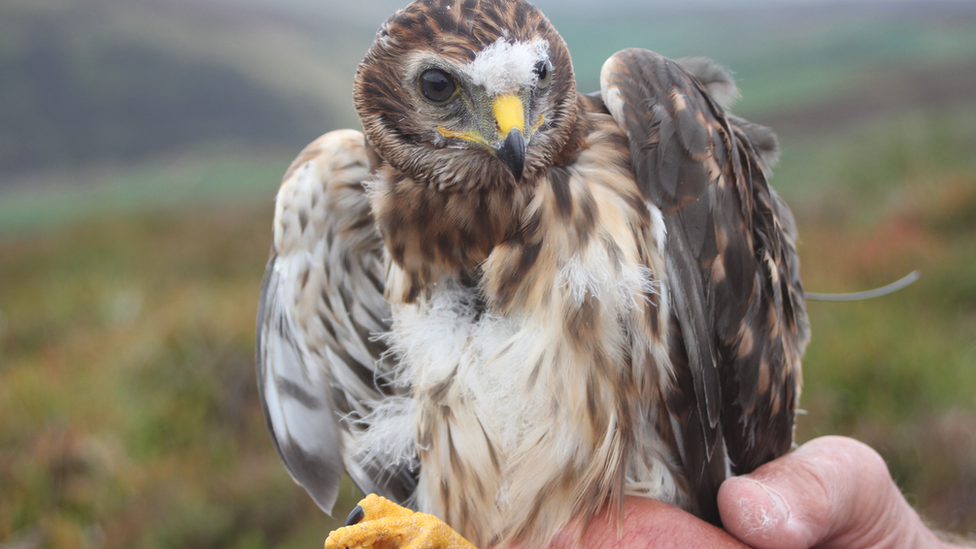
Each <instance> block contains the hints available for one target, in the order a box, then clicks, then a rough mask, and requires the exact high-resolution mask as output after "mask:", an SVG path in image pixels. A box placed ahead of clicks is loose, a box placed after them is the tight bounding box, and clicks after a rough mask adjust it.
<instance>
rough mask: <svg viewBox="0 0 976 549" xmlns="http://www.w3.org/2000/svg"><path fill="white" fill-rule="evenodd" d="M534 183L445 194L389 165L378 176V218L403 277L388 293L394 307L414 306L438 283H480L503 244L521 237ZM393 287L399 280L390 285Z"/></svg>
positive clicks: (375, 206)
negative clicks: (487, 261) (484, 268)
mask: <svg viewBox="0 0 976 549" xmlns="http://www.w3.org/2000/svg"><path fill="white" fill-rule="evenodd" d="M533 188H534V183H533V182H531V181H523V182H522V183H521V184H519V185H517V186H513V185H504V186H491V187H487V188H481V189H474V190H469V191H465V192H445V191H443V190H440V189H438V188H436V187H434V186H431V185H429V184H427V183H425V182H420V181H417V180H414V179H412V178H410V177H407V176H404V175H403V174H402V173H399V172H397V171H396V170H395V169H393V168H392V167H389V166H383V167H381V168H380V169H378V170H377V171H376V173H375V182H374V189H373V192H372V196H371V201H372V208H373V213H374V215H375V217H376V222H377V224H378V226H379V228H380V231H381V233H382V235H383V241H384V243H385V244H386V248H387V251H388V252H389V255H390V258H391V259H392V260H393V261H394V262H395V263H396V265H397V266H398V267H399V269H400V270H401V271H402V274H401V275H400V276H398V277H397V278H398V279H399V280H398V281H396V283H395V284H391V285H389V286H388V288H387V294H388V295H387V299H389V300H390V301H391V302H392V303H411V302H414V301H416V300H417V299H418V298H420V297H423V296H425V295H428V294H429V292H430V290H431V289H432V288H434V287H435V286H436V285H437V284H440V283H443V282H446V281H449V280H460V281H462V282H473V283H477V280H478V279H479V277H480V274H479V266H480V265H481V264H482V263H483V262H484V261H485V259H487V258H488V256H489V254H490V253H491V251H492V250H493V249H494V248H495V246H497V245H498V244H500V243H502V242H504V241H506V240H509V239H512V238H516V237H517V236H518V233H519V228H520V226H521V218H522V214H523V212H524V210H525V207H526V205H527V204H528V203H529V201H530V200H531V198H532V195H533ZM390 282H394V281H390Z"/></svg>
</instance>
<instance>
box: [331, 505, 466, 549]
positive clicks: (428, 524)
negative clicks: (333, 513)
mask: <svg viewBox="0 0 976 549" xmlns="http://www.w3.org/2000/svg"><path fill="white" fill-rule="evenodd" d="M325 548H326V549H371V548H376V549H447V548H452V549H454V548H459V549H462V548H468V549H474V548H473V547H472V546H471V544H469V543H468V542H467V541H466V540H465V539H464V538H462V537H461V535H460V534H458V533H457V532H455V531H454V530H452V529H451V528H450V527H449V526H448V525H446V524H444V523H443V522H442V521H441V520H440V519H438V518H437V517H434V516H433V515H428V514H425V513H415V512H413V511H411V510H410V509H406V508H404V507H401V506H399V505H397V504H395V503H393V502H392V501H389V500H387V499H385V498H381V497H379V496H377V495H376V494H370V495H368V496H366V498H364V499H363V500H362V501H360V502H359V505H357V506H356V507H355V508H354V509H353V510H352V512H351V513H349V518H347V519H346V524H345V526H343V527H342V528H339V529H338V530H334V531H333V532H331V533H329V538H328V539H326V540H325Z"/></svg>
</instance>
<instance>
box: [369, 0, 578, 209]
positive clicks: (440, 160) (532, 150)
mask: <svg viewBox="0 0 976 549" xmlns="http://www.w3.org/2000/svg"><path fill="white" fill-rule="evenodd" d="M354 100H355V104H356V110H357V112H358V113H359V117H360V119H361V120H362V124H363V129H364V131H365V133H366V139H367V140H368V141H369V143H370V145H371V146H372V147H373V149H374V150H375V152H376V153H377V154H379V155H380V156H381V157H382V158H383V159H384V160H385V161H386V162H388V163H389V164H390V165H391V166H393V167H394V168H396V169H397V170H399V171H401V172H403V173H405V174H407V175H408V176H410V177H413V178H414V179H416V180H418V181H422V182H424V183H427V184H429V185H435V186H437V187H438V188H441V189H443V190H452V191H463V190H470V189H474V188H484V187H491V186H497V185H505V184H517V183H519V182H520V181H522V180H523V179H533V178H535V177H536V176H537V175H538V174H539V173H542V172H543V171H544V170H545V169H547V168H548V167H549V166H550V165H551V164H552V161H553V158H554V157H555V156H556V155H557V154H558V153H559V152H560V151H561V150H562V148H563V147H564V146H565V145H566V143H567V141H568V140H569V138H570V135H571V132H572V129H573V127H574V124H575V120H576V101H577V98H576V83H575V78H574V76H573V69H572V62H571V60H570V57H569V50H568V49H567V47H566V44H565V42H564V41H563V39H562V38H561V37H560V36H559V34H558V33H557V32H556V30H555V29H554V28H553V27H552V25H551V24H550V23H549V20H548V19H546V17H545V16H544V15H543V14H542V12H540V11H539V10H538V9H537V8H535V7H534V6H532V5H530V4H528V3H526V2H524V1H523V0H420V1H417V2H414V3H412V4H410V5H409V6H407V7H406V8H405V9H403V10H401V11H399V12H397V13H396V14H395V15H394V16H393V17H391V18H390V19H389V20H388V21H387V22H386V23H385V24H384V25H383V27H382V28H381V29H380V31H379V33H378V34H377V37H376V41H375V43H374V44H373V46H372V48H371V49H370V50H369V53H368V54H367V55H366V59H365V60H364V61H363V62H362V64H361V65H360V67H359V70H358V71H357V73H356V83H355V91H354Z"/></svg>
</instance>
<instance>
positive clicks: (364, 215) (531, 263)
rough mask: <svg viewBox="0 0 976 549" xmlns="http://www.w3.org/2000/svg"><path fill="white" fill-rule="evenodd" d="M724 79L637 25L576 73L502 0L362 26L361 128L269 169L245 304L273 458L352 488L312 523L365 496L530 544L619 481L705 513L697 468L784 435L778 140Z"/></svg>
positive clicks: (715, 466)
mask: <svg viewBox="0 0 976 549" xmlns="http://www.w3.org/2000/svg"><path fill="white" fill-rule="evenodd" d="M737 97H738V90H737V88H736V85H735V83H734V81H733V79H732V78H731V76H730V75H729V73H728V71H726V70H725V69H724V68H723V67H721V66H719V65H718V64H716V63H714V62H712V61H710V60H708V59H704V58H688V59H681V60H677V61H675V60H671V59H669V58H666V57H664V56H662V55H659V54H657V53H654V52H652V51H649V50H644V49H625V50H622V51H619V52H617V53H615V54H613V55H612V56H611V57H610V58H609V59H608V60H607V61H606V63H605V64H604V65H603V67H602V70H601V73H600V90H599V91H598V92H595V93H591V94H584V93H580V92H578V91H577V88H576V79H575V74H574V71H573V64H572V61H571V57H570V52H569V49H568V47H567V45H566V43H565V41H564V40H563V39H562V37H561V36H560V35H559V34H558V32H557V31H556V30H555V28H554V27H553V25H552V24H551V22H550V21H549V20H548V19H547V18H546V16H545V15H544V14H543V13H542V12H541V11H540V10H539V9H538V8H536V7H534V6H533V5H531V4H529V3H528V2H526V1H524V0H418V1H415V2H413V3H411V4H409V5H408V6H407V7H405V8H403V9H401V10H399V11H397V12H396V13H395V14H394V15H393V16H391V17H390V18H389V19H388V20H387V21H386V22H385V23H384V24H383V25H382V26H381V28H380V30H379V31H378V33H377V35H376V37H375V41H374V43H373V44H372V46H371V48H370V49H369V51H368V52H367V54H366V56H365V59H364V60H363V61H362V63H361V64H360V65H359V67H358V69H357V72H356V77H355V82H354V89H353V102H354V105H355V108H356V111H357V113H358V115H359V118H360V121H361V123H362V132H360V131H356V130H335V131H332V132H329V133H327V134H325V135H323V136H322V137H320V138H318V139H317V140H315V141H314V142H313V143H311V144H310V145H309V146H308V147H307V148H306V149H305V150H304V151H302V152H301V154H300V155H299V156H298V157H297V158H296V159H295V161H294V162H293V163H292V164H291V166H290V167H289V168H288V169H287V171H286V173H285V175H284V178H283V182H282V184H281V187H280V189H279V191H278V194H277V197H276V201H275V216H274V222H273V243H272V250H271V255H270V259H269V261H268V264H267V268H266V271H265V276H264V281H263V284H262V287H261V295H260V302H259V307H258V319H257V334H256V339H257V341H256V363H257V379H258V388H259V394H260V399H261V402H262V404H263V409H264V413H265V418H266V421H267V426H268V429H269V431H270V434H271V438H272V440H273V442H274V445H275V448H276V449H277V452H278V454H279V456H280V457H281V460H282V461H283V463H284V465H285V466H286V468H287V469H288V471H289V473H290V474H291V476H292V477H293V479H294V480H295V481H296V482H297V483H298V484H300V485H301V486H303V487H304V488H305V490H306V491H307V492H308V493H309V495H310V496H311V497H312V498H313V499H314V501H315V502H316V503H317V504H318V505H319V506H320V507H321V508H322V509H323V510H325V511H326V512H328V513H331V511H332V507H333V506H334V503H335V500H336V498H337V493H338V490H339V480H340V477H341V475H342V473H343V471H345V472H346V473H348V475H349V476H350V477H351V478H352V480H353V481H354V482H355V484H356V485H357V486H358V487H359V488H360V489H361V490H362V491H363V493H365V494H371V495H370V496H369V497H367V498H366V499H364V500H363V502H361V503H360V506H358V507H357V508H356V509H355V510H354V512H353V513H351V514H350V518H349V519H348V521H347V525H346V527H344V528H343V529H340V530H337V532H338V534H336V533H335V532H334V533H333V534H336V535H337V536H339V537H337V538H336V539H337V540H338V541H335V540H333V542H332V544H333V545H332V546H336V547H352V546H356V545H357V544H360V545H362V546H366V545H369V544H370V543H374V542H375V541H376V540H377V539H381V538H382V539H386V538H383V536H388V531H387V530H384V528H386V526H383V527H380V526H377V525H378V524H380V522H381V520H380V519H383V518H384V517H387V518H388V517H391V516H394V515H395V516H396V517H397V518H396V521H395V522H396V524H397V525H401V526H402V524H404V523H406V522H409V520H410V517H411V516H414V517H415V518H416V517H420V518H416V520H415V522H417V521H420V522H423V521H426V520H433V521H440V522H438V524H446V525H449V526H450V528H449V529H448V530H450V531H451V532H453V533H454V534H452V535H456V536H459V537H460V538H461V539H463V540H468V541H469V542H470V543H471V544H473V545H474V546H477V547H481V548H485V549H486V548H489V547H496V546H497V547H501V546H505V545H509V544H512V543H521V542H530V543H537V544H544V543H546V542H548V541H550V540H551V539H553V537H554V536H555V535H556V534H557V533H558V532H559V531H560V530H561V529H563V528H565V527H567V525H569V524H571V523H574V521H582V522H583V523H585V522H586V521H588V520H589V519H591V518H592V517H593V516H594V515H596V514H597V513H599V512H602V511H603V510H610V511H611V512H613V511H615V510H616V511H617V512H618V513H619V512H620V509H621V506H622V502H623V498H624V497H625V496H642V497H648V498H655V499H659V500H662V501H666V502H668V503H671V504H673V505H676V506H678V507H681V508H683V509H685V510H687V511H689V512H691V513H694V514H696V515H698V516H699V517H701V518H703V519H705V520H707V521H709V522H712V523H714V524H721V520H720V517H719V515H718V509H717V503H716V494H717V491H718V487H719V485H720V484H721V482H722V481H723V480H724V479H726V478H728V477H730V476H733V475H738V474H743V473H747V472H750V471H752V470H754V469H755V468H756V467H758V466H760V465H762V464H763V463H765V462H768V461H770V460H772V459H774V458H776V457H778V456H780V455H782V454H784V453H786V452H788V451H789V450H790V448H791V445H792V443H793V429H794V415H795V412H796V407H797V402H798V398H799V395H800V387H801V377H802V376H801V358H802V355H803V352H804V349H805V346H806V344H807V342H808V341H809V338H810V329H809V322H808V319H807V316H806V310H805V302H804V293H803V286H802V284H801V281H800V266H799V260H798V256H797V251H796V242H797V231H796V224H795V222H794V219H793V216H792V214H791V212H790V210H789V208H788V207H787V205H786V204H785V202H784V201H783V200H782V199H781V198H780V197H779V196H778V195H777V194H776V192H775V191H774V190H773V188H772V187H771V186H770V185H769V182H768V180H769V178H770V175H771V171H770V170H771V167H772V165H773V164H774V163H775V162H776V158H777V154H778V145H777V138H776V136H775V134H773V132H772V131H771V130H770V129H768V128H765V127H763V126H760V125H757V124H753V123H750V122H748V121H746V120H743V119H741V118H738V117H736V116H734V115H733V114H731V112H730V107H731V105H732V103H733V102H734V101H735V99H736V98H737ZM411 513H414V515H410V514H411ZM364 518H365V521H364ZM373 519H375V520H373ZM401 519H402V520H401ZM371 520H372V521H373V522H370V521H371ZM371 524H372V526H370V525H371ZM390 524H391V523H389V521H388V522H387V523H386V525H387V526H389V525H390ZM438 528H440V526H438ZM408 529H409V528H408ZM343 535H345V536H346V538H342V537H341V536H343ZM364 535H365V536H367V537H369V536H372V537H371V538H369V539H367V538H362V536H364ZM357 536H360V537H357ZM435 538H436V540H434V538H431V539H429V540H427V541H425V542H424V543H423V544H421V545H417V544H414V545H411V547H421V546H423V547H436V546H438V545H437V543H440V545H439V546H450V545H451V543H453V542H444V541H443V539H442V538H439V537H436V536H435ZM330 539H333V538H332V537H330ZM343 539H345V541H343ZM398 539H399V538H398ZM404 539H412V538H409V536H407V537H406V538H404ZM452 539H454V538H452ZM357 540H358V541H357ZM363 540H365V541H363ZM431 540H434V541H431ZM438 540H439V541H438ZM327 546H329V545H328V544H327Z"/></svg>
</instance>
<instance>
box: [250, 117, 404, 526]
mask: <svg viewBox="0 0 976 549" xmlns="http://www.w3.org/2000/svg"><path fill="white" fill-rule="evenodd" d="M368 175H369V174H368V160H367V154H366V149H365V144H364V140H363V136H362V134H360V133H359V132H354V131H348V130H347V131H337V132H331V133H328V134H326V135H324V136H322V137H320V138H319V139H317V140H316V141H314V142H313V143H312V144H310V145H309V146H308V147H307V148H306V149H305V150H304V151H303V152H302V153H301V154H300V155H299V156H298V158H296V160H295V162H294V163H293V164H292V165H291V167H290V168H289V169H288V171H287V172H286V174H285V178H284V180H283V182H282V185H281V189H280V190H279V192H278V197H277V200H276V207H275V220H274V243H273V246H272V253H271V258H270V260H269V261H268V267H267V269H266V271H265V277H264V283H263V285H262V289H261V300H260V305H259V308H258V323H257V356H256V363H257V377H258V389H259V393H260V396H261V401H262V404H263V406H264V412H265V419H266V420H267V424H268V430H269V431H270V432H271V438H272V440H273V441H274V444H275V448H276V449H277V450H278V454H279V455H280V456H281V459H282V461H283V462H284V464H285V466H286V468H287V469H288V471H289V473H290V474H291V476H292V478H294V479H295V481H296V482H297V483H299V484H300V485H302V486H303V487H304V488H305V489H306V491H308V493H309V495H311V496H312V498H313V499H314V500H315V502H316V503H317V504H318V505H319V507H321V508H322V509H323V510H325V511H326V512H328V513H331V510H332V506H333V504H334V503H335V499H336V496H337V494H338V488H339V479H340V477H341V474H342V471H343V469H344V468H345V469H346V470H347V471H348V472H349V474H350V476H352V477H353V480H354V481H355V482H356V483H357V484H358V485H359V486H360V487H361V488H362V489H364V490H369V491H376V492H380V493H384V494H387V495H388V496H389V497H391V498H393V499H396V500H399V501H403V500H405V499H406V498H407V497H408V496H409V495H410V493H411V492H412V491H413V488H414V486H415V480H414V478H413V475H412V473H410V472H409V471H400V472H396V473H394V474H391V473H390V472H388V471H378V470H376V468H375V467H372V466H370V465H369V464H365V463H359V462H358V461H357V457H356V456H354V455H352V454H351V449H350V448H351V446H352V442H353V441H354V439H355V438H356V437H357V436H358V435H359V429H360V426H359V424H358V423H357V422H356V421H355V420H356V419H357V418H361V417H364V416H366V415H367V414H368V413H370V412H371V411H372V409H373V408H374V407H375V405H376V404H377V403H378V402H380V401H381V400H382V399H383V398H384V397H386V396H389V395H392V394H395V392H396V391H395V389H394V388H393V387H391V386H390V385H389V384H388V383H386V382H385V380H386V379H387V377H388V376H387V374H389V372H390V370H391V369H392V366H393V365H392V364H391V362H390V359H389V358H388V357H387V356H386V346H385V344H384V343H383V342H382V341H381V340H378V339H377V338H375V337H374V334H378V333H383V332H385V331H387V330H388V329H389V318H390V311H389V305H388V304H387V302H386V300H385V299H384V298H383V283H382V282H381V281H382V280H383V279H384V270H385V267H384V261H383V252H382V241H381V239H380V236H379V233H378V231H377V230H376V228H375V224H374V222H373V217H372V214H371V212H370V208H369V201H368V199H367V197H366V191H365V189H364V187H363V181H364V180H365V179H367V177H368Z"/></svg>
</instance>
